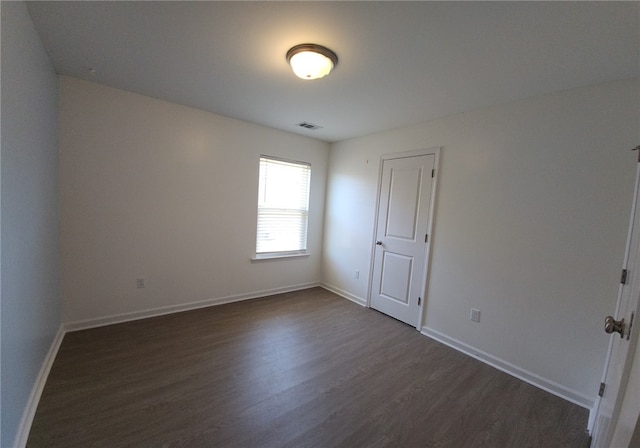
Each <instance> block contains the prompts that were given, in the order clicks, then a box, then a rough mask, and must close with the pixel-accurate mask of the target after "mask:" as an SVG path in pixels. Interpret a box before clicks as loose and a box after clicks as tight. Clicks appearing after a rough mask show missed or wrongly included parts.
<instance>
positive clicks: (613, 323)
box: [604, 316, 624, 337]
mask: <svg viewBox="0 0 640 448" xmlns="http://www.w3.org/2000/svg"><path fill="white" fill-rule="evenodd" d="M604 331H605V333H609V334H611V333H614V332H616V333H620V337H622V336H623V335H624V319H620V320H615V319H614V318H613V316H607V317H605V318H604Z"/></svg>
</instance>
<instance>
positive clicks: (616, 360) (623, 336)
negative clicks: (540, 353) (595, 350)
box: [591, 163, 640, 448]
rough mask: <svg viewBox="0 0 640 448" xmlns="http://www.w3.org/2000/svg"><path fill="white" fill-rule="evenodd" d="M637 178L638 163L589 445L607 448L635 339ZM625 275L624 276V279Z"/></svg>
mask: <svg viewBox="0 0 640 448" xmlns="http://www.w3.org/2000/svg"><path fill="white" fill-rule="evenodd" d="M639 179H640V163H639V164H638V171H637V173H636V188H635V194H634V201H633V206H632V211H631V223H630V225H629V235H628V237H627V249H626V254H625V259H624V265H623V269H624V271H623V280H621V284H620V291H619V294H618V303H617V306H616V312H615V314H613V315H612V316H609V317H607V319H608V323H607V325H606V331H607V332H612V334H611V336H610V337H611V341H610V343H609V351H608V353H607V361H606V365H605V370H604V373H603V382H602V384H603V386H601V398H600V400H599V403H598V405H597V411H596V414H595V419H594V425H593V430H592V431H591V435H592V443H591V446H592V447H594V448H609V446H610V444H611V440H612V437H613V432H614V429H615V426H616V421H617V419H618V415H619V413H620V406H621V405H622V399H623V398H624V393H625V390H626V384H627V380H628V376H629V371H630V368H631V364H632V361H633V359H632V358H633V355H634V351H635V344H636V343H637V339H638V326H639V324H638V322H634V319H635V320H636V321H637V320H638V318H637V310H638V298H639V297H640V206H639V205H640V204H639V202H640V195H639V194H638V185H639ZM625 272H626V275H625V274H624V273H625ZM625 276H626V279H624V277H625ZM625 446H627V445H625Z"/></svg>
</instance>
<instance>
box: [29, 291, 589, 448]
mask: <svg viewBox="0 0 640 448" xmlns="http://www.w3.org/2000/svg"><path fill="white" fill-rule="evenodd" d="M587 417H588V416H587V411H586V410H585V409H582V408H580V407H578V406H576V405H573V404H571V403H568V402H566V401H564V400H562V399H560V398H558V397H555V396H553V395H551V394H549V393H547V392H544V391H542V390H539V389H537V388H535V387H533V386H531V385H529V384H526V383H524V382H522V381H520V380H517V379H515V378H513V377H511V376H509V375H507V374H505V373H502V372H500V371H498V370H496V369H494V368H492V367H490V366H488V365H486V364H483V363H481V362H479V361H477V360H475V359H472V358H470V357H467V356H465V355H464V354H462V353H459V352H457V351H455V350H453V349H451V348H449V347H446V346H444V345H442V344H439V343H437V342H435V341H432V340H430V339H429V338H426V337H424V336H422V335H420V334H419V333H418V332H416V331H415V329H414V328H411V327H409V326H407V325H404V324H402V323H400V322H398V321H396V320H394V319H391V318H389V317H387V316H384V315H382V314H380V313H378V312H376V311H373V310H370V309H366V308H362V307H360V306H358V305H355V304H353V303H351V302H349V301H347V300H344V299H342V298H340V297H338V296H336V295H334V294H333V293H330V292H328V291H326V290H324V289H321V288H312V289H308V290H304V291H297V292H293V293H286V294H280V295H277V296H271V297H265V298H261V299H254V300H250V301H245V302H238V303H232V304H227V305H221V306H216V307H211V308H206V309H201V310H194V311H188V312H183V313H176V314H172V315H167V316H161V317H156V318H150V319H144V320H139V321H135V322H128V323H123V324H118V325H110V326H106V327H101V328H95V329H91V330H84V331H77V332H73V333H68V334H67V335H66V336H65V338H64V341H63V343H62V346H61V348H60V351H59V353H58V356H57V358H56V360H55V362H54V365H53V367H52V369H51V373H50V375H49V379H48V381H47V384H46V386H45V389H44V392H43V394H42V398H41V400H40V404H39V407H38V410H37V412H36V415H35V418H34V422H33V425H32V428H31V433H30V436H29V440H28V444H27V446H28V447H30V448H38V447H65V448H68V447H109V448H114V447H261V448H271V447H272V448H276V447H277V448H287V447H291V448H294V447H295V448H299V447H317V448H329V447H456V448H459V447H492V448H499V447H518V448H520V447H540V448H553V447H576V448H584V447H586V446H587V443H588V438H587V434H586V425H587Z"/></svg>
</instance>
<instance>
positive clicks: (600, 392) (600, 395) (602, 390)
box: [598, 383, 605, 397]
mask: <svg viewBox="0 0 640 448" xmlns="http://www.w3.org/2000/svg"><path fill="white" fill-rule="evenodd" d="M604 388H605V385H604V383H600V389H598V397H602V396H603V395H604Z"/></svg>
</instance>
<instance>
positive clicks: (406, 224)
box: [385, 167, 422, 241]
mask: <svg viewBox="0 0 640 448" xmlns="http://www.w3.org/2000/svg"><path fill="white" fill-rule="evenodd" d="M390 169H391V173H390V182H389V183H390V185H389V210H388V212H387V226H386V229H385V233H386V236H388V237H393V238H401V239H405V240H410V241H415V239H416V224H417V220H418V215H417V213H418V211H419V210H420V207H419V202H420V184H421V176H422V172H421V170H420V169H397V168H394V167H390Z"/></svg>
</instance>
